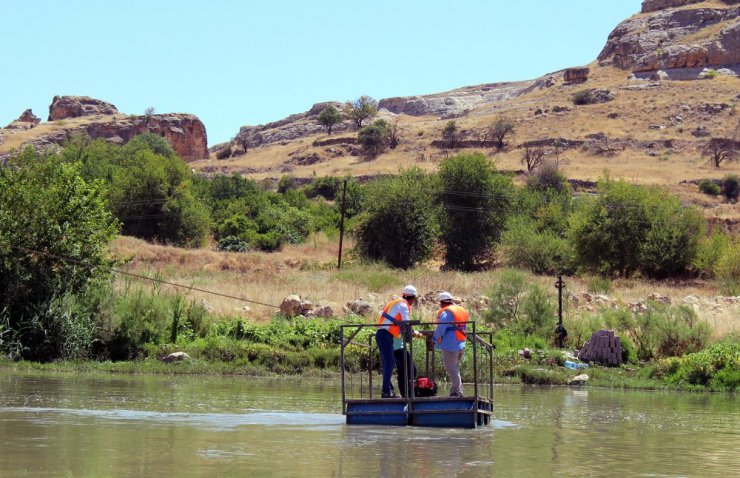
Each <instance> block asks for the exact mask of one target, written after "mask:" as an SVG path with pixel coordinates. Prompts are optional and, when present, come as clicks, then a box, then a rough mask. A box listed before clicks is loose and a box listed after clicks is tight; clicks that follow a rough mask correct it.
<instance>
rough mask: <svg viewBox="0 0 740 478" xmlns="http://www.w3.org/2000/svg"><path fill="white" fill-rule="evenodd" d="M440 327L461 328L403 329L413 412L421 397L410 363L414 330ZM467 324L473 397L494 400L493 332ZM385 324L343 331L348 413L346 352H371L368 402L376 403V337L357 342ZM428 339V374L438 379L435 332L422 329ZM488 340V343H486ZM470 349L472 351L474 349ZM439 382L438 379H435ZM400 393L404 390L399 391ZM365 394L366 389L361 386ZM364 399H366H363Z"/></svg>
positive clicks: (409, 402)
mask: <svg viewBox="0 0 740 478" xmlns="http://www.w3.org/2000/svg"><path fill="white" fill-rule="evenodd" d="M440 324H452V325H460V324H459V323H458V324H456V323H455V322H421V321H418V320H416V321H404V322H403V323H402V326H401V337H402V339H403V369H404V371H406V373H405V375H406V380H405V384H404V385H405V388H406V389H405V390H403V392H406V393H402V395H403V396H404V399H405V400H406V402H407V405H408V407H409V412H411V411H412V409H413V402H414V400H415V399H416V398H417V397H416V396H415V393H416V391H415V377H414V373H413V372H414V367H410V365H411V364H409V363H408V360H409V357H410V358H411V360H412V361H413V359H414V352H413V351H414V340H413V339H412V330H413V329H412V327H416V326H418V327H419V328H421V327H426V326H437V325H440ZM465 324H466V325H467V328H468V330H470V332H468V333H467V334H466V349H467V348H468V347H467V344H469V345H470V349H472V362H473V363H472V369H473V370H472V372H473V377H472V378H473V380H472V384H473V396H474V397H475V398H476V399H478V398H483V399H487V400H489V401H492V400H493V349H494V346H493V332H489V331H479V330H478V329H477V325H476V322H475V321H468V322H465ZM382 326H383V324H346V325H342V326H341V328H340V340H341V353H340V367H341V381H342V411H343V412H345V413H346V402H347V380H346V373H347V366H346V357H345V352H346V349H347V348H348V347H349V346H350V345H354V346H359V347H363V348H366V349H367V350H368V367H367V373H368V385H369V392H368V397H367V398H368V399H369V400H372V399H373V395H374V393H373V392H374V391H373V373H374V368H375V367H374V363H373V362H374V355H375V349H376V347H375V340H374V337H375V334H370V335H369V336H368V341H367V343H361V342H359V341H357V340H356V338H357V336H358V335H359V333H360V332H361V331H362V330H363V329H365V328H370V329H375V330H377V328H379V327H382ZM419 332H421V333H422V334H423V335H424V336H425V340H426V347H425V355H424V374H423V375H422V376H426V377H429V378H431V379H432V380H435V379H436V348H435V346H434V345H435V344H434V343H432V339H431V336H432V334H433V331H431V330H420V331H419ZM486 338H487V339H488V340H486ZM470 349H468V350H470ZM435 382H436V380H435ZM399 391H400V390H399ZM361 393H362V387H361ZM363 398H364V397H363ZM376 398H379V397H377V396H376Z"/></svg>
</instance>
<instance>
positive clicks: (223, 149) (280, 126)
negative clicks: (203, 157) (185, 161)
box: [211, 101, 350, 159]
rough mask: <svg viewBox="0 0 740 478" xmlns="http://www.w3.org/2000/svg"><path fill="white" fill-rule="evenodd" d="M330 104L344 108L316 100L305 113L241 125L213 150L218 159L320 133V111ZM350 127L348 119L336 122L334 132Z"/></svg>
mask: <svg viewBox="0 0 740 478" xmlns="http://www.w3.org/2000/svg"><path fill="white" fill-rule="evenodd" d="M327 106H334V107H335V108H337V109H341V108H342V104H341V103H339V102H336V101H326V102H323V103H316V104H315V105H313V106H312V107H311V109H309V110H308V111H306V112H304V113H297V114H294V115H290V116H288V117H287V118H284V119H281V120H280V121H275V122H273V123H267V124H263V125H259V126H242V127H241V128H239V133H237V135H236V136H235V137H234V138H233V139H232V140H231V141H229V142H228V143H222V144H218V145H216V146H214V147H213V148H212V149H211V151H213V152H215V153H216V157H217V158H219V159H225V158H230V157H233V156H239V155H241V154H244V153H246V152H247V151H248V150H250V149H252V148H256V147H258V146H262V145H267V144H273V143H280V142H283V141H292V140H294V139H297V138H303V137H305V136H309V135H312V134H317V133H321V132H322V131H324V127H323V126H322V125H321V124H319V122H318V115H319V114H320V113H321V111H322V110H323V109H324V108H326V107H327ZM349 128H350V125H349V123H340V124H338V125H335V126H334V128H333V132H335V133H341V132H343V131H346V130H347V129H349Z"/></svg>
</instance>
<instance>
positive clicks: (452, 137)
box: [442, 121, 458, 149]
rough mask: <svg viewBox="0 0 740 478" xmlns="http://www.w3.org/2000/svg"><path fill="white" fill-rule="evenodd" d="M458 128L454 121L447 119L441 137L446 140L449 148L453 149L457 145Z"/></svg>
mask: <svg viewBox="0 0 740 478" xmlns="http://www.w3.org/2000/svg"><path fill="white" fill-rule="evenodd" d="M457 135H458V128H457V123H455V122H454V121H448V122H447V124H446V125H445V129H443V130H442V139H444V140H445V141H447V144H448V145H449V146H450V148H452V149H454V148H456V147H457V140H458V137H457Z"/></svg>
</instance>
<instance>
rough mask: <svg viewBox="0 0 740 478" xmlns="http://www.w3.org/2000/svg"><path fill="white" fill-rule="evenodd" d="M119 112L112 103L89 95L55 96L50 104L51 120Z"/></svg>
mask: <svg viewBox="0 0 740 478" xmlns="http://www.w3.org/2000/svg"><path fill="white" fill-rule="evenodd" d="M117 113H118V109H117V108H116V107H115V106H113V105H112V104H110V103H107V102H105V101H102V100H96V99H95V98H90V97H89V96H55V97H54V99H53V100H52V101H51V105H50V106H49V121H57V120H62V119H66V118H79V117H81V116H94V115H114V114H117Z"/></svg>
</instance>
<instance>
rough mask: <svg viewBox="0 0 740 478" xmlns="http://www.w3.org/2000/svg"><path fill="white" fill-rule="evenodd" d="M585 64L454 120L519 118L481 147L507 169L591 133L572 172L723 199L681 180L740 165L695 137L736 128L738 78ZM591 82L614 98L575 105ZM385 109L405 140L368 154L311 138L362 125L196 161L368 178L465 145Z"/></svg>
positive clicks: (209, 166) (248, 171)
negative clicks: (502, 139)
mask: <svg viewBox="0 0 740 478" xmlns="http://www.w3.org/2000/svg"><path fill="white" fill-rule="evenodd" d="M589 66H590V68H591V74H590V75H589V78H588V80H587V81H586V82H585V83H582V84H566V83H565V82H564V81H563V79H562V74H554V75H552V76H553V77H554V78H555V80H556V83H555V85H554V86H552V87H549V88H538V89H535V90H533V91H531V92H529V93H527V94H524V95H522V96H520V97H518V98H513V99H509V100H505V101H501V102H498V103H491V104H488V105H487V106H486V107H484V108H480V109H477V110H475V111H471V112H469V113H468V114H466V115H464V116H460V117H457V118H455V119H454V121H455V122H456V124H457V126H458V127H459V128H460V129H461V131H462V134H463V135H464V137H465V138H466V139H473V140H475V139H478V138H479V137H480V134H481V133H482V131H483V130H484V129H485V128H486V127H487V126H490V125H491V124H492V123H493V122H494V121H495V120H496V119H497V118H499V117H502V116H504V117H506V118H509V119H511V120H513V121H514V123H515V133H514V135H513V136H512V137H510V138H507V143H508V144H507V146H506V148H504V150H502V151H498V150H496V149H493V148H475V150H482V151H484V152H485V153H486V154H487V155H489V156H490V157H491V158H493V160H494V161H495V163H496V165H497V167H498V168H499V169H502V170H509V171H521V170H522V169H523V168H524V166H523V164H522V154H523V149H522V148H521V147H520V146H521V145H522V143H525V142H527V141H532V140H537V139H543V138H564V139H568V140H577V141H585V142H586V143H585V144H583V145H580V146H575V147H571V148H568V149H566V150H564V151H562V153H561V159H563V160H564V161H563V164H564V170H565V173H566V174H567V176H568V177H570V178H572V179H580V180H591V181H594V180H597V179H598V178H599V177H601V176H602V175H603V174H604V171H606V170H608V171H609V174H610V175H611V176H612V177H615V178H623V179H625V180H629V181H633V182H638V183H642V184H659V185H665V186H669V187H671V188H673V189H675V191H676V192H678V193H679V194H681V195H682V196H685V198H687V199H688V200H690V201H692V202H696V203H698V204H700V205H703V206H705V207H711V208H712V209H714V208H715V207H716V206H720V203H721V201H720V200H719V199H716V200H715V199H711V200H710V199H708V198H706V197H703V195H698V194H695V193H696V192H698V188H697V186H695V185H690V186H689V187H686V186H681V185H680V183H681V182H682V181H686V180H696V179H703V178H712V179H718V178H722V177H724V176H725V175H727V174H729V173H734V174H738V173H740V165H739V164H738V163H730V164H723V165H722V167H721V168H716V167H714V166H713V165H711V164H709V162H708V161H707V159H706V158H704V157H702V154H701V148H702V146H703V144H704V143H705V141H706V140H707V138H708V137H696V136H694V135H692V132H694V131H696V130H697V129H698V128H700V127H701V128H705V129H706V131H707V132H708V133H709V135H710V136H709V137H725V138H726V137H732V136H733V135H734V134H736V130H737V128H738V125H739V124H740V114H739V113H738V112H737V103H738V102H740V94H739V92H740V80H738V79H737V78H733V77H718V78H715V79H713V80H703V81H661V82H646V81H640V82H636V81H630V80H628V78H627V77H628V72H626V71H624V70H620V69H617V68H614V67H600V66H598V65H597V64H595V63H594V64H592V65H589ZM587 88H589V89H590V88H603V89H609V90H611V91H613V92H615V93H616V97H615V99H614V100H612V101H609V102H606V103H599V104H590V105H582V106H577V105H574V103H573V94H574V93H576V92H579V91H582V90H584V89H587ZM707 105H710V106H707ZM714 105H721V106H714ZM718 109H721V110H720V111H718ZM558 110H559V111H558ZM556 111H557V112H556ZM379 116H381V117H385V118H389V119H391V120H392V121H395V120H398V123H399V125H400V126H401V128H402V131H403V141H402V142H401V144H400V145H399V146H398V147H397V148H396V149H394V150H389V151H388V152H386V153H384V154H382V155H380V156H378V157H377V158H375V159H372V160H367V159H365V158H363V157H362V156H353V155H351V154H348V153H346V151H345V150H343V149H342V148H341V147H338V146H336V145H331V146H314V145H313V144H314V142H317V141H323V140H327V139H329V138H340V137H346V138H354V137H355V136H356V133H355V132H353V131H352V132H347V133H343V134H334V135H332V136H331V137H330V136H328V135H326V134H316V135H311V136H308V137H305V138H300V139H298V140H295V141H291V142H282V143H279V144H271V145H265V146H261V147H258V148H254V149H250V150H249V151H248V152H247V153H246V154H243V155H241V156H237V157H234V158H229V159H225V160H218V159H215V158H213V157H212V158H211V159H208V160H204V161H198V162H196V163H193V167H194V168H195V169H196V170H198V171H202V172H207V173H222V174H228V173H241V174H243V175H245V176H248V177H252V178H254V179H266V178H272V179H277V178H279V177H281V176H283V175H288V176H293V177H298V178H308V177H311V176H314V175H318V176H323V175H347V174H348V175H353V176H365V175H377V174H382V173H396V172H398V170H399V169H401V168H409V167H412V166H417V167H420V168H422V169H426V170H429V171H434V170H436V168H437V166H438V163H439V162H440V161H441V160H443V159H444V158H445V157H447V156H448V155H451V154H455V153H458V152H462V151H465V150H464V149H455V150H449V149H444V148H438V147H435V146H432V145H431V143H432V141H435V140H440V139H441V138H442V130H443V128H444V126H445V125H446V124H447V122H448V121H450V120H449V119H440V118H439V117H429V116H427V117H413V116H408V115H404V114H400V115H393V114H391V113H388V112H383V111H381V113H380V115H379ZM302 163H303V164H302ZM720 209H721V210H722V212H721V214H722V215H724V216H735V215H737V213H738V211H736V210H735V208H734V207H721V208H720ZM713 212H714V211H713Z"/></svg>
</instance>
